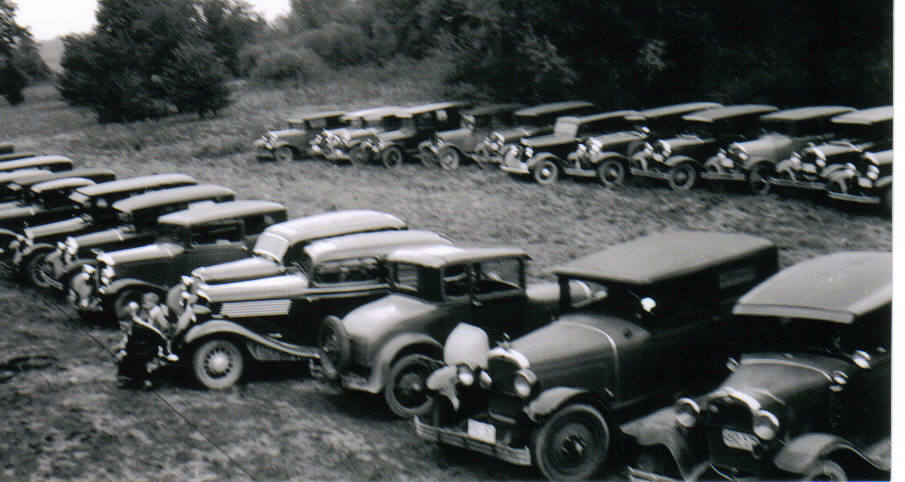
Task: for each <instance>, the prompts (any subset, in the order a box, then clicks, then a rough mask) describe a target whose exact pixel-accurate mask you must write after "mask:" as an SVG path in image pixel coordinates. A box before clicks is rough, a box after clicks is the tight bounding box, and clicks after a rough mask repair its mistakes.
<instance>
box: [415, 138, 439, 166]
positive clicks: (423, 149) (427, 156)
mask: <svg viewBox="0 0 905 482" xmlns="http://www.w3.org/2000/svg"><path fill="white" fill-rule="evenodd" d="M427 146H428V144H426V143H422V144H420V145H419V146H418V160H419V161H421V165H422V166H424V167H434V166H435V165H437V159H436V157H435V156H434V152H433V151H431V150H430V149H429V148H428V147H427Z"/></svg>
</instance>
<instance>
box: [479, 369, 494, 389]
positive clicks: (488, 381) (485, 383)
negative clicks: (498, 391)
mask: <svg viewBox="0 0 905 482" xmlns="http://www.w3.org/2000/svg"><path fill="white" fill-rule="evenodd" d="M478 383H480V384H481V388H490V387H491V386H492V385H493V379H492V378H490V374H489V373H487V372H486V371H485V370H481V373H480V375H478Z"/></svg>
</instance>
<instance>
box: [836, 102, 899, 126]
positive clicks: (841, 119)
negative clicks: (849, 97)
mask: <svg viewBox="0 0 905 482" xmlns="http://www.w3.org/2000/svg"><path fill="white" fill-rule="evenodd" d="M891 120H892V106H891V105H883V106H879V107H871V108H869V109H861V110H856V111H854V112H849V113H848V114H842V115H840V116H836V117H833V122H835V123H837V124H862V125H871V124H876V123H878V122H886V121H891Z"/></svg>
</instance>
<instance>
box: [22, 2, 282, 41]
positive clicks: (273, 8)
mask: <svg viewBox="0 0 905 482" xmlns="http://www.w3.org/2000/svg"><path fill="white" fill-rule="evenodd" d="M13 1H14V2H15V3H16V5H17V6H18V7H19V8H18V10H17V11H16V22H17V23H18V24H19V25H22V26H23V27H28V28H29V29H30V30H31V34H32V35H33V36H34V37H35V40H49V39H52V38H54V37H59V36H61V35H66V34H69V33H83V32H88V31H89V30H91V27H93V26H94V11H95V10H96V9H97V0H13ZM245 1H246V2H248V3H250V4H251V5H252V7H253V8H254V9H255V10H257V11H258V12H260V13H261V14H263V15H264V18H266V19H267V20H273V18H274V17H276V16H277V15H280V14H282V13H285V12H286V11H287V10H288V9H289V0H245Z"/></svg>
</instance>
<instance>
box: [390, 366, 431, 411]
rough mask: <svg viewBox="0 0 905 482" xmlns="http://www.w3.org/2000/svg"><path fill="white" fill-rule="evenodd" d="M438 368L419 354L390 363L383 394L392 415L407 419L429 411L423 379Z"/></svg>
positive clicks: (429, 400) (425, 380) (429, 405)
mask: <svg viewBox="0 0 905 482" xmlns="http://www.w3.org/2000/svg"><path fill="white" fill-rule="evenodd" d="M438 365H439V363H437V362H435V361H433V360H432V359H431V358H429V357H427V356H425V355H422V354H419V353H413V354H411V355H406V356H404V357H402V358H400V359H399V360H398V361H396V362H395V363H393V365H392V366H391V367H390V372H389V375H387V381H386V385H385V386H384V391H383V393H384V399H386V403H387V407H389V409H390V411H391V412H393V414H395V415H396V416H397V417H401V418H409V417H413V416H415V415H423V414H425V413H427V411H428V410H430V408H431V403H432V401H433V400H432V399H431V397H430V394H429V393H428V390H427V377H429V376H430V374H431V373H433V372H434V370H435V369H436V367H437V366H438Z"/></svg>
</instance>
